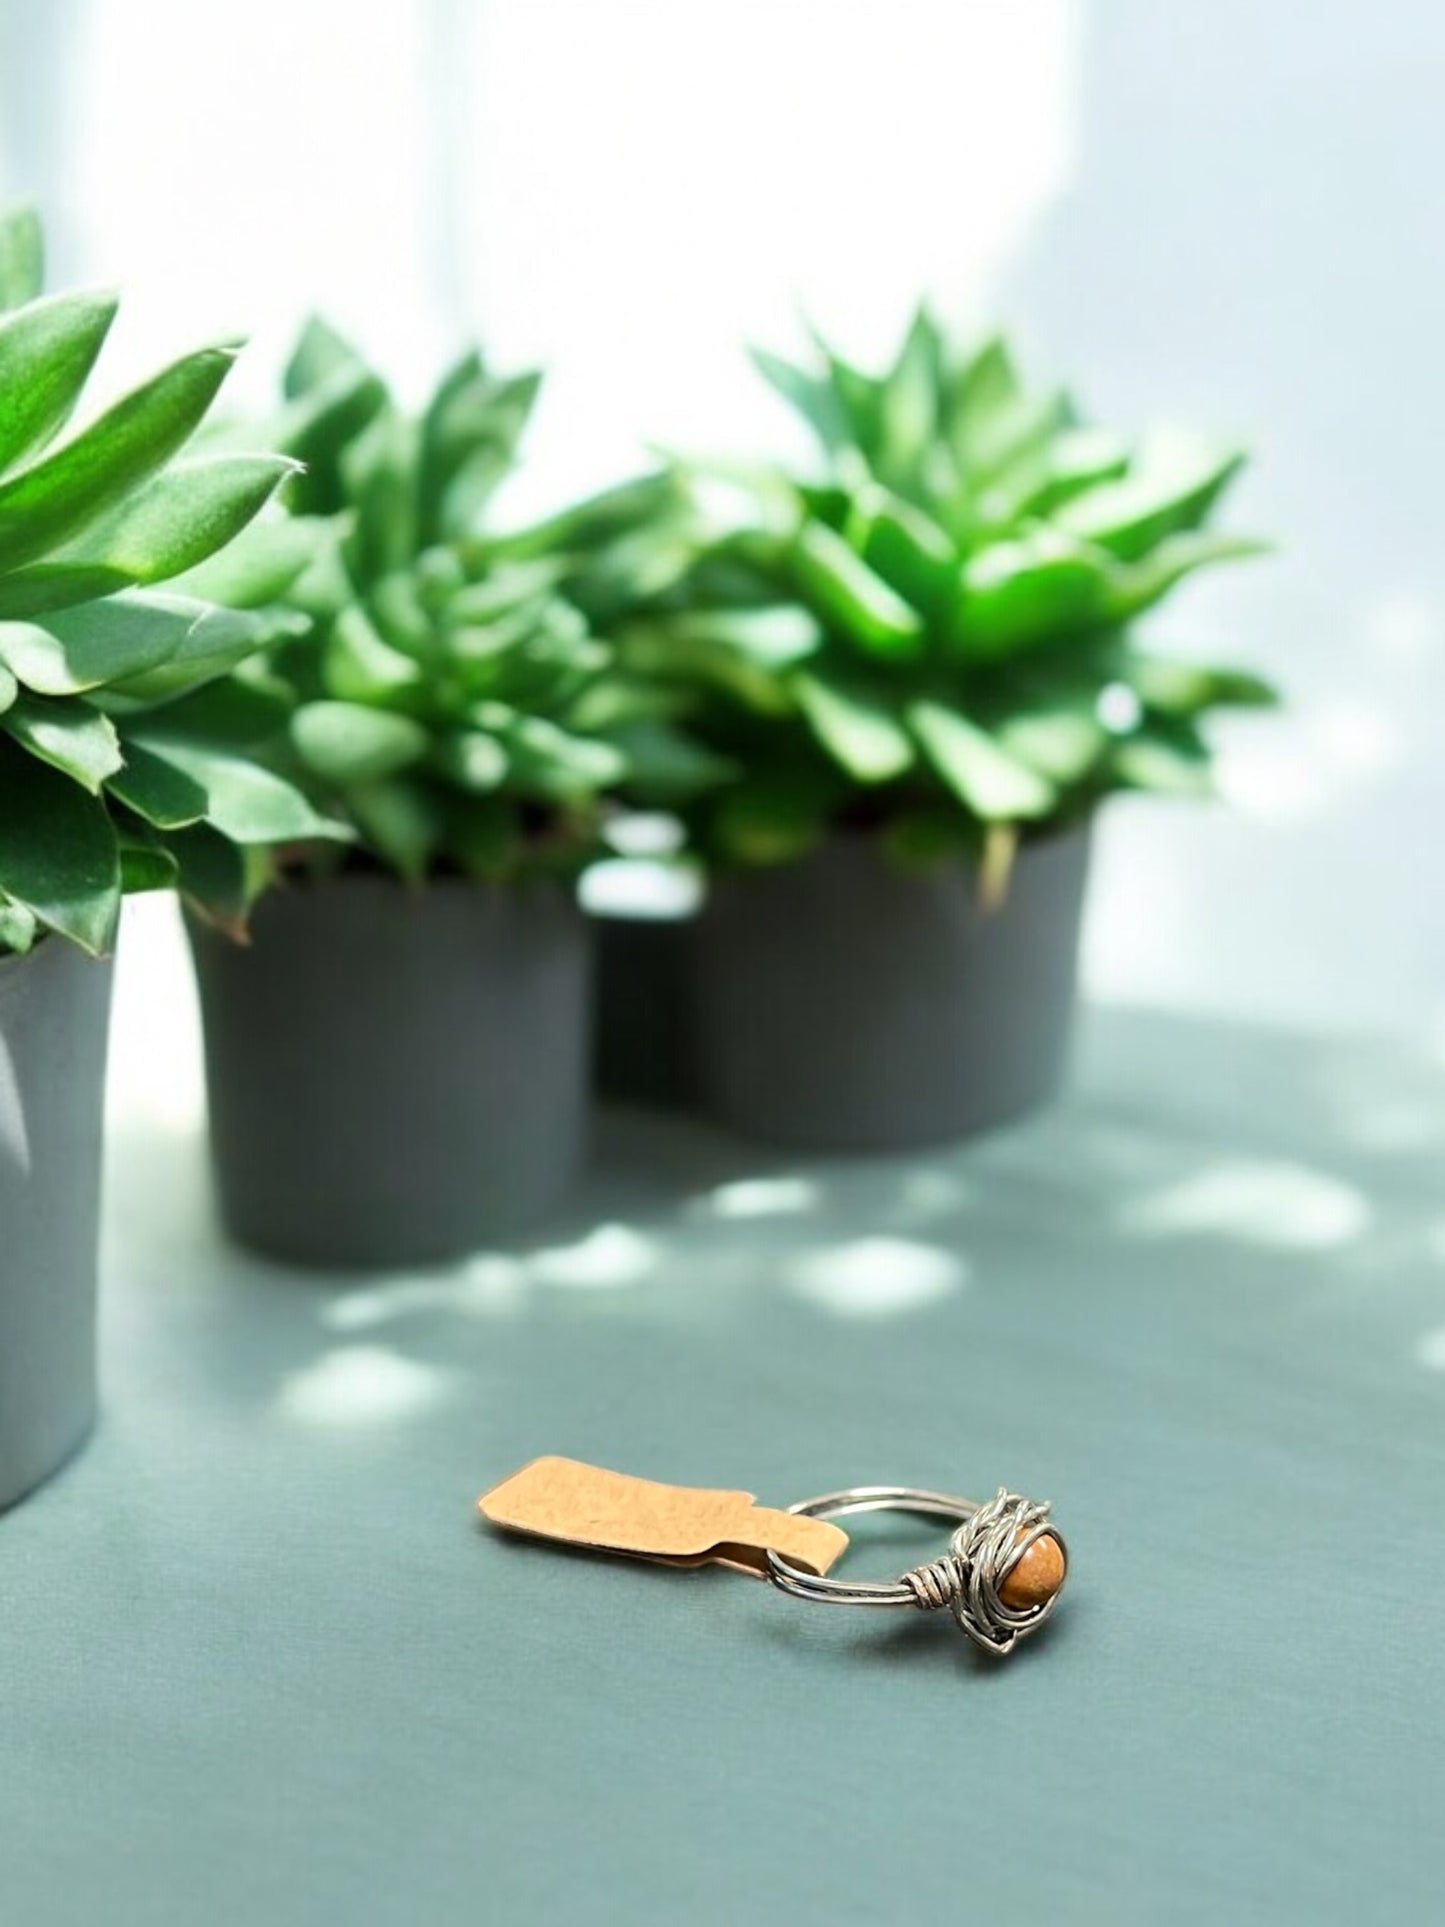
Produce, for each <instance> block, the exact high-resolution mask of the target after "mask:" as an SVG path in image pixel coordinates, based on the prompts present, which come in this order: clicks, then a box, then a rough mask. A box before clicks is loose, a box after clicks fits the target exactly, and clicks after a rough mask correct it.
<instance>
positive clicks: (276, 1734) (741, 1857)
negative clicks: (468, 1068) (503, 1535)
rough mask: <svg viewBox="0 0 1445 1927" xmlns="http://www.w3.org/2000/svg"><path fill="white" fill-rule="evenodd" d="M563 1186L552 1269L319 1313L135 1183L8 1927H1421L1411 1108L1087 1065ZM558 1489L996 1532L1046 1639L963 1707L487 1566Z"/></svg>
mask: <svg viewBox="0 0 1445 1927" xmlns="http://www.w3.org/2000/svg"><path fill="white" fill-rule="evenodd" d="M600 1137H601V1141H600V1145H599V1159H598V1169H597V1172H596V1175H595V1177H594V1179H593V1181H592V1186H591V1190H590V1193H589V1196H588V1198H587V1200H586V1201H585V1202H584V1207H583V1208H582V1209H581V1210H580V1211H579V1213H578V1217H577V1220H576V1222H575V1224H572V1225H570V1226H568V1227H566V1228H564V1229H562V1230H561V1231H560V1232H559V1233H558V1234H557V1235H556V1236H555V1237H553V1238H552V1239H551V1240H550V1241H549V1243H548V1244H547V1245H546V1246H545V1247H539V1248H534V1249H531V1250H525V1251H524V1250H518V1251H515V1252H509V1253H498V1254H492V1255H490V1256H487V1257H484V1258H479V1259H477V1260H475V1261H473V1262H471V1263H469V1264H467V1265H464V1266H459V1267H457V1268H455V1269H452V1270H449V1271H446V1272H440V1273H438V1272H432V1273H427V1274H419V1275H416V1276H410V1277H406V1278H388V1279H385V1280H379V1281H378V1280H375V1279H371V1280H361V1279H344V1280H339V1281H335V1282H333V1283H331V1284H330V1285H318V1284H316V1283H315V1282H314V1281H307V1280H303V1279H300V1278H297V1277H292V1276H289V1275H287V1274H285V1273H283V1272H280V1271H277V1270H275V1269H271V1268H267V1267H265V1266H263V1265H260V1264H257V1263H252V1262H250V1261H247V1260H245V1259H243V1258H241V1257H239V1256H237V1255H235V1254H233V1253H231V1252H228V1251H227V1250H226V1249H225V1248H224V1246H223V1245H222V1244H221V1243H220V1241H219V1239H218V1238H217V1236H216V1234H215V1232H214V1230H213V1229H212V1227H211V1224H210V1220H209V1210H208V1202H207V1192H206V1185H205V1176H204V1162H203V1155H202V1149H201V1146H200V1144H199V1143H198V1142H197V1141H196V1140H195V1139H194V1137H193V1136H189V1135H187V1136H179V1137H174V1138H172V1137H168V1136H166V1135H165V1134H164V1133H162V1132H157V1131H131V1132H129V1133H123V1134H122V1135H121V1136H120V1139H119V1141H118V1142H117V1143H116V1145H115V1147H114V1152H113V1157H112V1165H111V1177H110V1187H109V1193H110V1195H109V1207H108V1215H109V1224H108V1232H107V1246H106V1273H107V1277H106V1316H105V1327H106V1328H105V1334H104V1343H105V1352H104V1356H105V1366H106V1412H105V1419H104V1423H103V1426H102V1428H101V1430H100V1432H99V1433H98V1435H97V1437H96V1439H95V1441H94V1443H93V1445H92V1446H91V1448H90V1449H89V1451H88V1452H87V1453H86V1454H85V1455H84V1456H83V1457H82V1458H80V1459H79V1460H78V1461H77V1462H76V1463H75V1464H74V1465H73V1466H72V1467H71V1468H70V1469H69V1470H68V1471H67V1472H66V1473H64V1474H63V1475H62V1476H61V1477H59V1478H58V1479H56V1480H55V1481H53V1482H52V1484H51V1485H50V1486H49V1487H47V1488H46V1489H45V1490H44V1491H43V1492H42V1493H41V1494H40V1495H38V1496H37V1497H36V1498H34V1499H33V1500H31V1501H30V1502H29V1503H28V1504H26V1505H23V1506H22V1507H20V1508H19V1509H18V1510H16V1511H15V1512H13V1513H12V1514H10V1515H8V1516H7V1517H5V1518H4V1519H3V1520H0V1640H3V1652H4V1655H5V1669H4V1686H3V1691H0V1760H3V1763H4V1764H3V1789H0V1918H3V1919H4V1920H5V1921H6V1922H7V1923H8V1922H11V1921H14V1922H17V1923H19V1922H24V1923H26V1927H71V1924H72V1923H75V1924H76V1927H79V1924H80V1923H85V1924H86V1927H94V1924H95V1923H104V1924H107V1927H108V1924H109V1923H117V1924H124V1923H130V1922H135V1923H144V1924H145V1927H171V1923H177V1924H180V1923H185V1927H193V1924H196V1923H205V1924H206V1927H233V1924H234V1923H248V1924H249V1923H257V1924H258V1927H260V1924H261V1923H266V1924H267V1927H293V1923H294V1924H295V1927H302V1924H303V1923H304V1924H306V1927H310V1923H323V1922H324V1923H347V1924H348V1927H383V1924H389V1923H392V1922H396V1923H402V1922H406V1923H420V1924H421V1927H429V1924H432V1923H435V1924H436V1927H450V1923H452V1922H457V1923H462V1922H465V1923H469V1927H470V1924H471V1923H476V1922H502V1923H506V1922H511V1921H532V1922H546V1923H572V1922H594V1921H596V1922H629V1923H630V1922H639V1923H649V1922H671V1921H696V1922H705V1923H710V1922H741V1921H753V1920H758V1921H762V1920H771V1919H773V1918H777V1917H786V1918H788V1919H792V1920H798V1921H807V1922H812V1921H819V1922H824V1921H829V1922H832V1921H854V1920H858V1921H862V1920H900V1921H901V1920H903V1919H905V1918H907V1919H917V1920H923V1919H928V1920H948V1919H954V1918H969V1919H984V1918H988V1919H1015V1918H1020V1917H1027V1918H1030V1919H1034V1920H1045V1921H1050V1922H1055V1921H1061V1922H1095V1921H1098V1922H1101V1923H1105V1922H1107V1923H1110V1927H1129V1923H1135V1922H1137V1923H1141V1924H1142V1923H1147V1924H1148V1927H1160V1923H1165V1924H1170V1923H1175V1922H1178V1923H1194V1922H1209V1923H1215V1922H1219V1923H1224V1922H1228V1923H1232V1924H1234V1923H1250V1922H1255V1921H1260V1922H1264V1921H1269V1922H1281V1921H1284V1922H1293V1921H1301V1922H1304V1921H1309V1922H1335V1921H1339V1922H1345V1921H1350V1922H1355V1921H1368V1922H1370V1923H1375V1922H1388V1923H1411V1922H1416V1921H1419V1922H1435V1921H1438V1920H1439V1919H1440V1918H1441V1917H1442V1908H1445V1841H1442V1838H1441V1820H1442V1815H1445V1731H1442V1723H1445V1653H1442V1619H1445V1605H1442V1597H1441V1582H1442V1579H1445V1538H1442V1533H1445V1524H1442V1504H1441V1501H1442V1498H1445V1183H1442V1178H1445V1071H1442V1069H1441V1068H1440V1067H1439V1066H1438V1065H1436V1064H1433V1063H1431V1062H1429V1061H1426V1060H1425V1059H1423V1058H1419V1057H1411V1056H1410V1055H1408V1054H1405V1053H1403V1052H1397V1051H1391V1050H1387V1049H1382V1048H1376V1047H1367V1046H1364V1045H1356V1044H1321V1045H1316V1044H1312V1043H1309V1042H1306V1041H1300V1040H1291V1039H1287V1038H1283V1037H1278V1036H1272V1035H1270V1034H1268V1033H1263V1032H1251V1031H1247V1030H1231V1029H1227V1028H1220V1027H1218V1026H1216V1025H1205V1024H1191V1023H1188V1022H1184V1021H1181V1020H1175V1019H1167V1018H1161V1017H1150V1016H1143V1015H1125V1014H1109V1015H1103V1016H1096V1017H1095V1018H1093V1019H1091V1020H1090V1023H1089V1025H1088V1028H1087V1033H1086V1037H1085V1043H1084V1049H1083V1051H1082V1061H1081V1064H1080V1068H1079V1072H1078V1075H1077V1077H1076V1081H1075V1086H1074V1090H1073V1093H1072V1095H1071V1096H1070V1097H1069V1099H1068V1100H1067V1101H1066V1102H1065V1103H1064V1104H1063V1105H1061V1106H1060V1107H1059V1108H1058V1109H1057V1110H1055V1111H1054V1112H1053V1113H1052V1114H1050V1115H1049V1116H1047V1117H1044V1118H1042V1119H1040V1120H1038V1121H1037V1122H1035V1123H1032V1124H1030V1125H1028V1126H1025V1127H1022V1128H1019V1129H1017V1130H1014V1131H1011V1132H1008V1133H1005V1134H1003V1135H1000V1136H998V1137H996V1138H994V1139H993V1140H991V1141H989V1142H987V1143H981V1144H978V1145H975V1146H972V1147H968V1148H966V1149H963V1150H961V1151H957V1152H953V1151H951V1152H948V1153H946V1154H942V1155H938V1156H933V1157H928V1158H923V1159H913V1160H892V1161H883V1162H876V1163H853V1164H829V1165H818V1166H806V1167H805V1166H800V1165H798V1164H796V1163H791V1162H783V1161H780V1160H778V1159H776V1158H772V1157H769V1156H766V1155H762V1154H759V1153H757V1152H755V1151H751V1150H746V1149H743V1148H741V1147H739V1146H737V1145H735V1144H730V1143H727V1142H725V1141H723V1140H721V1139H719V1138H716V1137H714V1136H712V1135H710V1134H709V1133H707V1132H705V1131H702V1130H700V1129H694V1128H688V1127H680V1126H670V1125H668V1124H666V1123H663V1122H660V1121H659V1120H657V1119H653V1118H644V1117H639V1116H634V1117H625V1118H618V1119H614V1120H612V1121H611V1122H610V1123H609V1124H608V1126H607V1127H606V1128H605V1129H604V1130H603V1132H602V1133H601V1134H600ZM546 1451H558V1452H568V1453H572V1454H575V1455H578V1456H582V1457H589V1458H593V1459H596V1460H598V1461H600V1462H602V1463H605V1464H612V1465H616V1466H620V1467H623V1468H627V1469H630V1470H633V1471H637V1472H640V1473H645V1474H651V1475H654V1476H657V1477H662V1478H670V1479H675V1480H678V1481H681V1482H692V1483H697V1484H720V1485H740V1486H745V1487H747V1488H749V1489H751V1490H753V1491H755V1492H757V1493H759V1494H760V1495H762V1496H763V1497H764V1498H765V1499H767V1500H769V1501H771V1502H779V1503H781V1502H787V1501H789V1500H791V1499H794V1498H800V1497H804V1496H806V1495H808V1494H810V1493H813V1492H816V1491H820V1490H825V1489H828V1488H830V1487H833V1486H836V1485H839V1484H842V1483H847V1482H852V1481H859V1480H863V1481H879V1480H894V1479H899V1480H908V1481H916V1482H920V1483H925V1484H932V1485H943V1486H948V1487H953V1488H956V1489H962V1490H965V1491H975V1492H982V1493H988V1492H990V1491H992V1490H993V1488H994V1487H995V1486H996V1485H997V1484H999V1483H1001V1482H1007V1483H1009V1484H1010V1485H1012V1486H1014V1487H1015V1488H1017V1489H1021V1490H1024V1491H1026V1492H1030V1493H1033V1494H1035V1495H1038V1496H1046V1497H1050V1498H1052V1499H1053V1500H1054V1502H1055V1506H1056V1510H1057V1515H1058V1517H1059V1520H1060V1522H1061V1524H1062V1525H1063V1526H1064V1527H1065V1529H1066V1530H1067V1532H1068V1533H1069V1536H1070V1540H1071V1545H1072V1548H1073V1552H1074V1568H1073V1573H1072V1578H1071V1585H1070V1590H1069V1593H1068V1595H1067V1596H1066V1600H1065V1602H1064V1604H1063V1606H1062V1608H1061V1610H1060V1612H1059V1614H1058V1616H1057V1618H1056V1619H1055V1621H1054V1622H1053V1624H1052V1625H1051V1627H1050V1628H1049V1629H1047V1630H1046V1632H1045V1633H1044V1634H1043V1635H1041V1636H1040V1637H1039V1638H1038V1639H1037V1640H1035V1641H1034V1642H1033V1643H1032V1644H1031V1645H1030V1646H1028V1647H1025V1648H1022V1649H1021V1650H1020V1652H1019V1653H1018V1655H1017V1656H1016V1657H1015V1658H1014V1659H1013V1660H1011V1661H1010V1662H1008V1663H1007V1664H1006V1665H1003V1666H991V1665H989V1664H988V1663H987V1662H985V1661H983V1660H981V1659H975V1658H974V1657H972V1656H971V1653H970V1650H969V1649H968V1647H967V1646H966V1644H965V1642H964V1641H963V1640H962V1639H961V1638H960V1637H959V1636H958V1635H957V1634H955V1633H953V1632H952V1630H951V1628H950V1627H949V1625H948V1623H947V1621H946V1618H942V1617H940V1618H935V1617H934V1616H932V1615H923V1614H913V1613H909V1614H899V1615H897V1616H896V1618H895V1616H890V1615H883V1614H879V1615H876V1616H875V1615H872V1614H868V1613H862V1612H845V1611H841V1610H839V1611H828V1610H824V1609H821V1608H817V1607H809V1606H805V1605H803V1604H800V1603H798V1602H795V1601H792V1600H789V1599H787V1598H785V1597H783V1596H782V1595H781V1594H779V1593H777V1592H775V1591H774V1590H773V1589H772V1588H771V1587H768V1586H765V1585H762V1584H759V1583H756V1582H754V1581H751V1580H749V1579H747V1578H744V1577H741V1576H738V1575H734V1574H730V1573H727V1572H722V1571H708V1572H703V1573H698V1574H678V1573H669V1572H665V1571H661V1570H657V1569H654V1568H651V1567H648V1566H645V1565H642V1564H639V1563H629V1562H626V1561H609V1560H604V1559H600V1558H595V1557H588V1556H585V1555H579V1554H566V1553H557V1552H552V1551H549V1550H547V1549H545V1548H540V1547H537V1546H533V1545H527V1544H524V1543H520V1542H507V1541H503V1540H500V1539H497V1538H494V1537H491V1536H489V1535H488V1534H487V1533H485V1532H484V1531H482V1530H481V1529H479V1528H478V1526H477V1525H476V1524H475V1523H474V1518H473V1512H472V1505H473V1500H474V1498H475V1495H476V1493H477V1492H478V1491H479V1490H480V1489H481V1488H482V1487H483V1486H485V1485H486V1484H488V1483H490V1482H491V1481H492V1480H494V1479H495V1478H497V1477H498V1476H500V1475H501V1474H502V1473H504V1472H506V1471H508V1470H510V1469H511V1468H512V1467H514V1466H515V1465H517V1464H519V1463H520V1462H521V1461H523V1460H524V1459H526V1458H528V1457H530V1456H532V1455H534V1454H537V1453H540V1452H546ZM923 1550H924V1544H923V1542H922V1541H920V1540H918V1539H916V1538H910V1539H909V1541H908V1542H907V1544H906V1545H905V1544H904V1543H903V1542H902V1541H901V1540H897V1539H895V1538H892V1537H888V1536H883V1537H879V1536H878V1535H873V1536H872V1537H871V1538H870V1542H869V1543H867V1544H865V1545H861V1546H860V1547H859V1549H858V1551H857V1553H856V1554H855V1555H852V1557H853V1560H854V1567H855V1569H856V1570H858V1571H861V1572H868V1571H873V1572H882V1571H884V1570H888V1569H890V1568H896V1567H897V1566H898V1565H899V1564H900V1563H902V1562H905V1561H907V1560H911V1559H912V1558H913V1557H915V1556H919V1555H921V1554H922V1552H923Z"/></svg>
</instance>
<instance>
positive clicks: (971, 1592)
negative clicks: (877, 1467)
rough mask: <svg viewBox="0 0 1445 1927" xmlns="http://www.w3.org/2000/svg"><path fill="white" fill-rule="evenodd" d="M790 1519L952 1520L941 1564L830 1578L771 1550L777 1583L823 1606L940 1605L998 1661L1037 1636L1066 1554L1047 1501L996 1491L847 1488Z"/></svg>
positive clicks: (1054, 1598)
mask: <svg viewBox="0 0 1445 1927" xmlns="http://www.w3.org/2000/svg"><path fill="white" fill-rule="evenodd" d="M788 1511H789V1512H796V1513H801V1514H803V1515H804V1516H805V1517H807V1518H810V1519H840V1518H844V1517H847V1516H848V1515H849V1514H850V1513H855V1512H910V1513H920V1514H922V1515H923V1516H925V1517H927V1518H943V1519H953V1520H956V1521H957V1524H956V1526H955V1528H954V1531H953V1535H952V1537H951V1538H950V1539H949V1542H948V1551H947V1552H946V1553H945V1554H944V1556H943V1557H942V1558H941V1559H934V1560H931V1561H930V1562H929V1563H928V1564H927V1565H922V1566H915V1567H913V1568H912V1569H911V1570H910V1571H908V1572H905V1573H902V1574H900V1575H899V1577H898V1578H897V1579H891V1580H883V1581H879V1580H871V1579H829V1578H827V1577H825V1576H823V1575H821V1574H818V1573H811V1572H808V1571H807V1570H806V1568H804V1567H802V1566H799V1565H795V1564H794V1563H793V1561H792V1560H791V1559H787V1558H785V1557H784V1556H783V1555H782V1553H779V1552H773V1551H769V1553H768V1574H769V1577H770V1578H771V1579H772V1581H773V1584H774V1585H775V1586H780V1587H781V1588H782V1590H783V1591H784V1592H790V1593H793V1594H795V1595H796V1596H797V1597H798V1598H799V1599H811V1600H815V1601H817V1602H818V1603H819V1604H823V1605H830V1606H916V1607H918V1608H920V1609H921V1610H923V1611H925V1612H927V1611H932V1610H935V1609H937V1608H938V1607H940V1606H947V1607H948V1608H949V1610H950V1611H951V1612H952V1614H953V1617H954V1619H955V1621H956V1622H957V1624H958V1626H959V1627H960V1629H961V1630H962V1631H963V1632H965V1633H967V1634H968V1636H969V1638H970V1639H971V1640H973V1642H974V1644H975V1645H977V1646H981V1647H982V1648H983V1650H984V1651H985V1652H988V1653H993V1654H996V1655H998V1656H999V1657H1002V1656H1003V1655H1004V1654H1005V1653H1011V1652H1012V1651H1013V1649H1014V1647H1015V1645H1016V1644H1017V1643H1018V1641H1019V1640H1020V1639H1023V1638H1024V1637H1025V1636H1026V1635H1027V1634H1029V1633H1034V1632H1037V1631H1038V1629H1039V1627H1040V1626H1041V1625H1042V1624H1043V1623H1044V1621H1045V1620H1046V1619H1047V1618H1048V1616H1049V1614H1050V1613H1051V1612H1052V1611H1053V1609H1054V1607H1055V1605H1056V1604H1057V1602H1058V1597H1059V1594H1060V1593H1061V1592H1062V1591H1063V1586H1064V1580H1065V1578H1066V1577H1067V1575H1068V1568H1069V1553H1068V1547H1067V1546H1066V1545H1065V1544H1064V1537H1063V1534H1062V1533H1061V1532H1060V1531H1059V1530H1058V1528H1057V1527H1056V1526H1053V1525H1050V1524H1049V1523H1048V1515H1049V1507H1048V1504H1047V1502H1046V1501H1039V1500H1035V1499H1025V1498H1023V1497H1021V1496H1020V1495H1019V1494H1018V1493H1017V1492H1010V1491H1008V1489H1007V1488H1006V1487H1004V1486H1000V1487H999V1489H998V1491H997V1493H996V1494H995V1495H994V1497H993V1498H992V1499H990V1500H989V1501H988V1502H987V1504H984V1505H980V1504H979V1503H978V1501H977V1500H974V1499H960V1498H956V1497H955V1496H954V1495H953V1494H952V1493H948V1492H926V1491H923V1490H921V1489H920V1488H919V1487H917V1486H911V1485H853V1486H849V1487H848V1488H847V1489H846V1490H845V1491H842V1492H825V1493H824V1494H823V1496H822V1497H821V1498H818V1499H801V1500H799V1502H798V1504H797V1505H790V1506H789V1507H788Z"/></svg>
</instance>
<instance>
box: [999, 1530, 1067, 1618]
mask: <svg viewBox="0 0 1445 1927" xmlns="http://www.w3.org/2000/svg"><path fill="white" fill-rule="evenodd" d="M1063 1583H1064V1549H1063V1547H1062V1546H1061V1545H1060V1544H1059V1542H1058V1540H1057V1539H1056V1538H1055V1537H1054V1535H1053V1534H1052V1533H1051V1532H1046V1533H1045V1534H1044V1536H1043V1538H1042V1539H1035V1541H1034V1543H1033V1544H1032V1545H1031V1546H1030V1547H1029V1549H1028V1551H1027V1552H1026V1553H1025V1554H1024V1556H1023V1558H1022V1559H1020V1560H1019V1562H1018V1564H1017V1565H1016V1566H1015V1567H1014V1569H1013V1571H1012V1572H1011V1573H1010V1574H1009V1576H1008V1578H1007V1579H1005V1580H1004V1582H1003V1584H1002V1585H1001V1586H1000V1587H999V1589H998V1596H999V1598H1000V1599H1001V1600H1002V1601H1003V1603H1004V1604H1005V1605H1006V1606H1012V1607H1013V1608H1014V1609H1015V1611H1017V1612H1023V1611H1024V1610H1025V1609H1026V1608H1028V1607H1030V1606H1046V1605H1047V1604H1048V1602H1049V1601H1050V1600H1051V1599H1052V1598H1053V1596H1054V1594H1055V1593H1056V1592H1057V1591H1058V1590H1059V1587H1060V1586H1062V1585H1063Z"/></svg>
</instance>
